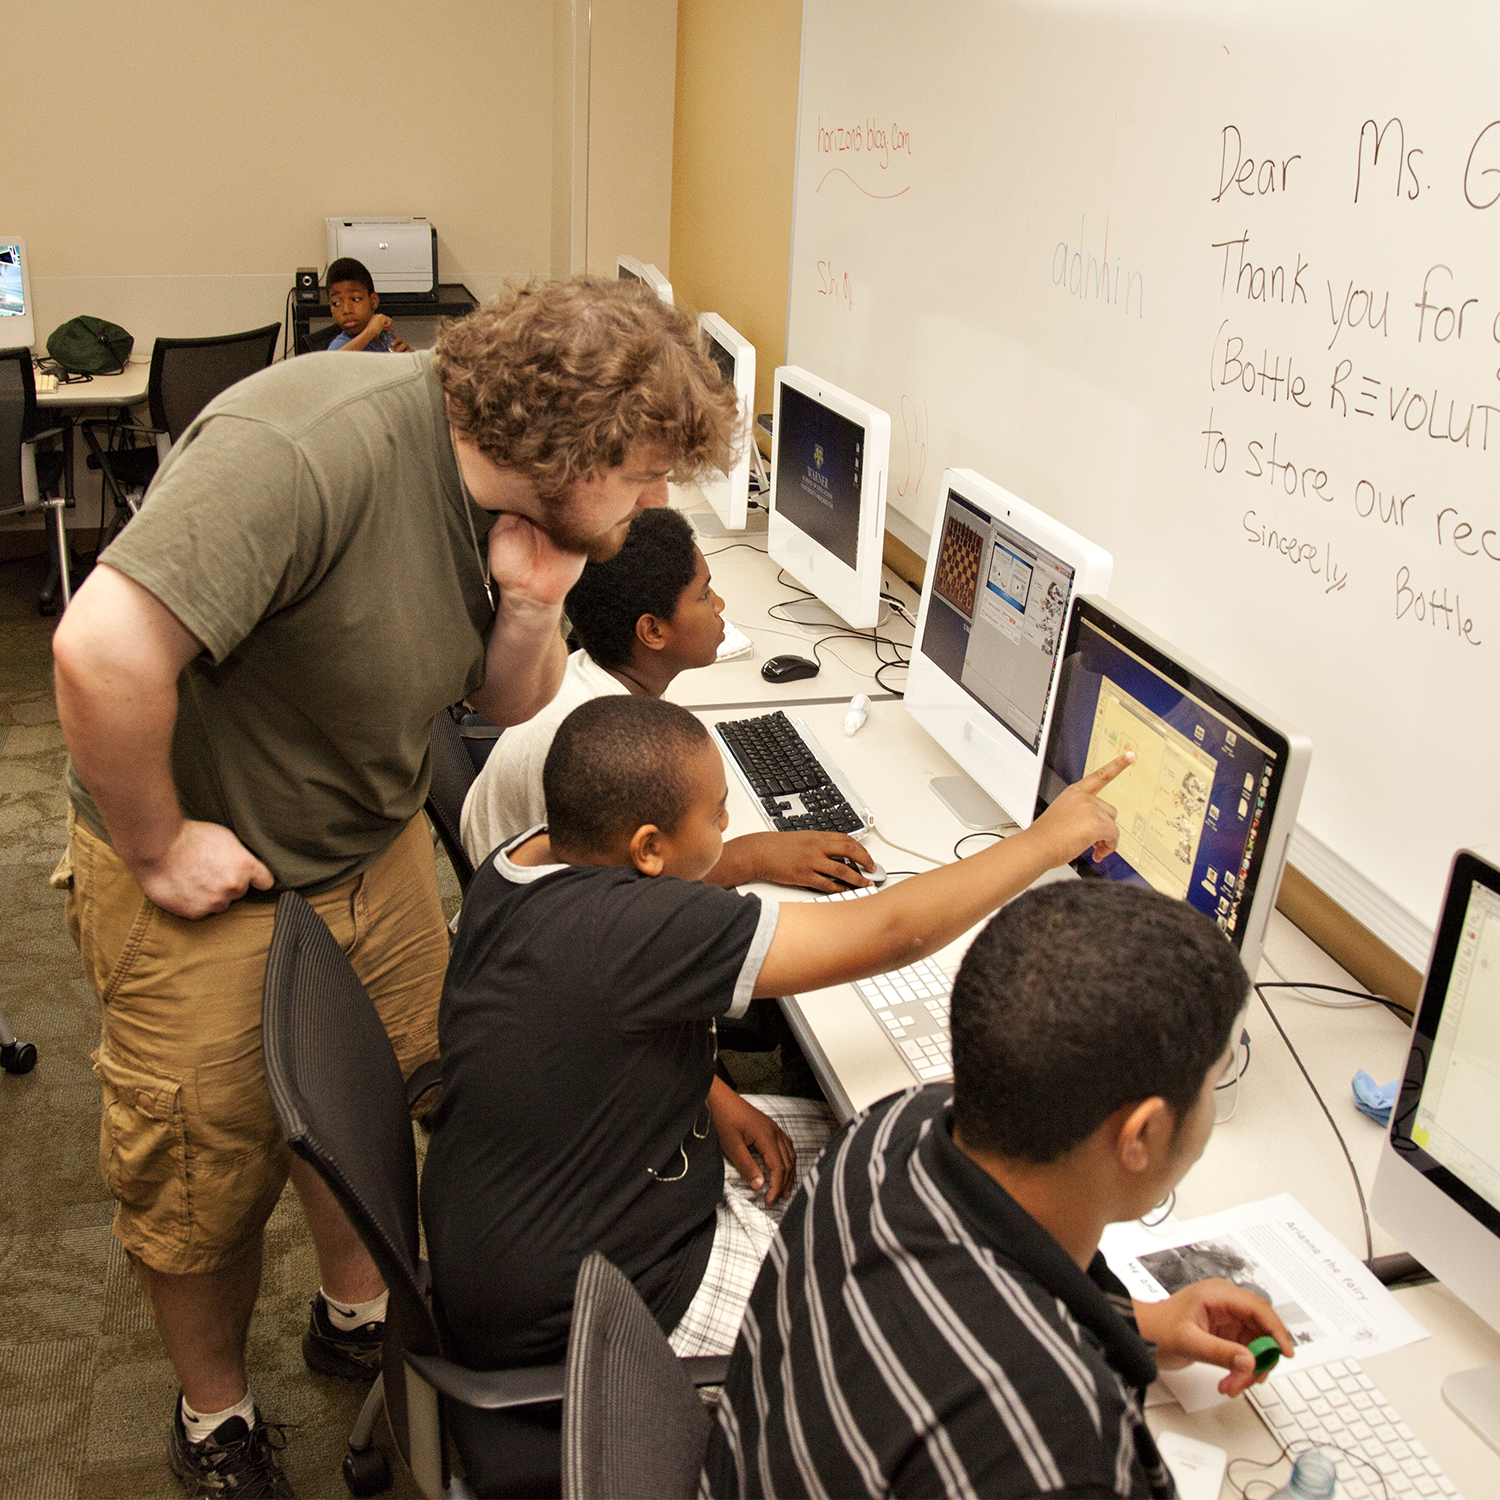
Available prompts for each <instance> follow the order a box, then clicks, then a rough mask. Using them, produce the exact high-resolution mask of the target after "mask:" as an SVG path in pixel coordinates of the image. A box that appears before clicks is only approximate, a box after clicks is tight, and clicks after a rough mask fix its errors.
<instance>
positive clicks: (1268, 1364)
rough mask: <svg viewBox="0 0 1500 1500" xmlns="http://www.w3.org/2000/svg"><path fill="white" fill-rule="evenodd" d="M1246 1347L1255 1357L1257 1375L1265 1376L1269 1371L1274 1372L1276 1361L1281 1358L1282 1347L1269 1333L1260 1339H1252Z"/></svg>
mask: <svg viewBox="0 0 1500 1500" xmlns="http://www.w3.org/2000/svg"><path fill="white" fill-rule="evenodd" d="M1245 1347H1246V1348H1247V1349H1249V1351H1250V1352H1251V1353H1252V1354H1253V1355H1254V1356H1255V1373H1256V1374H1257V1375H1264V1374H1265V1373H1266V1371H1267V1370H1274V1369H1275V1368H1276V1361H1277V1360H1278V1359H1280V1358H1281V1345H1280V1344H1278V1343H1277V1342H1276V1340H1275V1339H1273V1338H1272V1337H1271V1335H1270V1334H1269V1333H1263V1334H1262V1335H1261V1336H1260V1337H1259V1338H1258V1339H1251V1340H1250V1342H1249V1343H1248V1344H1247V1345H1246V1346H1245Z"/></svg>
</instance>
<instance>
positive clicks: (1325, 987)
mask: <svg viewBox="0 0 1500 1500" xmlns="http://www.w3.org/2000/svg"><path fill="white" fill-rule="evenodd" d="M1261 958H1262V959H1263V960H1264V962H1265V965H1266V967H1267V968H1268V969H1269V970H1270V971H1271V972H1272V973H1273V974H1274V975H1275V976H1276V979H1277V983H1275V984H1273V983H1271V981H1270V980H1265V981H1264V984H1265V987H1266V988H1267V989H1268V990H1291V991H1292V992H1293V993H1294V994H1295V995H1296V996H1297V998H1298V999H1299V1000H1305V1001H1306V1002H1307V1003H1308V1004H1309V1005H1322V1006H1326V1007H1327V1008H1328V1009H1329V1010H1354V1009H1357V1008H1358V1007H1359V1006H1361V1005H1379V1006H1383V1007H1384V1008H1385V1009H1386V1010H1388V1011H1390V1013H1391V1014H1392V1015H1393V1016H1400V1017H1401V1019H1402V1020H1403V1021H1405V1022H1407V1023H1408V1024H1410V1023H1411V1022H1412V1021H1413V1020H1414V1019H1415V1018H1416V1013H1415V1012H1414V1011H1412V1010H1411V1009H1409V1008H1408V1007H1407V1006H1405V1005H1402V1004H1400V1003H1399V1002H1397V1001H1395V1000H1389V999H1387V998H1386V997H1385V996H1384V995H1372V994H1371V993H1370V992H1369V991H1368V990H1350V989H1345V988H1343V987H1342V986H1340V985H1336V984H1312V983H1310V982H1308V981H1306V980H1301V981H1297V982H1295V983H1294V982H1293V981H1292V980H1289V979H1288V978H1287V977H1286V975H1285V974H1283V973H1282V972H1281V970H1280V969H1278V968H1277V967H1276V965H1275V964H1274V963H1272V962H1271V960H1270V959H1269V958H1266V956H1265V954H1262V955H1261ZM1308 990H1321V991H1323V992H1324V993H1325V994H1329V995H1347V996H1349V997H1350V998H1349V999H1347V1000H1319V999H1318V998H1317V997H1316V996H1315V995H1309V994H1307V993H1306V991H1308Z"/></svg>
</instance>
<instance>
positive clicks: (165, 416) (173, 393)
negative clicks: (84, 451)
mask: <svg viewBox="0 0 1500 1500" xmlns="http://www.w3.org/2000/svg"><path fill="white" fill-rule="evenodd" d="M280 336H281V324H280V323H268V324H267V325H266V326H265V327H264V328H252V329H251V330H250V331H249V332H248V333H227V334H223V335H221V336H220V337H217V338H202V339H157V341H156V342H155V344H153V345H152V346H151V376H150V380H149V382H148V384H147V387H146V402H147V405H148V406H149V408H150V411H151V425H150V426H149V427H140V426H137V425H136V424H135V423H133V422H130V421H128V420H120V421H108V422H85V423H83V440H84V442H86V443H87V444H88V448H89V455H88V459H87V463H88V466H89V468H91V469H98V470H99V472H100V474H101V475H102V477H103V480H104V489H105V493H106V494H108V496H109V498H110V503H111V504H112V505H113V506H114V516H113V518H112V520H111V522H110V534H111V537H113V534H114V533H115V532H116V531H118V530H119V528H120V527H121V526H123V525H124V523H125V522H126V521H127V520H129V518H130V517H131V516H133V515H134V514H135V513H136V511H137V510H139V509H140V505H139V503H138V501H137V500H136V498H135V497H136V496H137V495H143V494H144V493H145V491H146V486H147V485H148V484H150V483H151V478H152V475H154V474H155V473H156V469H157V465H158V464H159V463H160V462H161V460H162V459H164V458H165V457H166V456H167V453H168V451H169V450H170V449H171V446H172V444H173V443H175V442H176V441H177V439H178V438H180V437H181V436H182V434H183V433H184V432H185V431H186V430H187V428H188V427H189V426H190V425H191V423H192V421H193V419H194V418H195V417H196V416H197V415H198V413H199V412H201V411H202V410H203V408H204V407H205V406H207V405H208V403H209V402H210V401H212V400H213V398H214V397H215V396H217V395H218V394H219V393H220V392H221V391H226V390H228V389H229V387H230V386H232V385H233V384H234V383H235V382H236V381H238V380H243V379H244V378H245V376H247V375H253V374H254V373H255V372H256V371H257V370H263V369H265V367H266V366H267V365H268V364H270V363H271V359H272V357H273V356H274V355H275V353H276V340H277V339H278V338H280ZM101 433H102V435H103V441H102V443H101V441H100V435H101ZM146 438H150V439H153V440H154V441H152V442H149V443H147V442H142V439H146ZM102 540H103V539H102V538H101V544H102Z"/></svg>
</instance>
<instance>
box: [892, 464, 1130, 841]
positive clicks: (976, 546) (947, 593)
mask: <svg viewBox="0 0 1500 1500" xmlns="http://www.w3.org/2000/svg"><path fill="white" fill-rule="evenodd" d="M939 493H941V495H942V496H943V505H942V509H941V510H940V511H939V513H938V516H937V524H936V525H935V526H934V528H933V532H932V547H931V550H930V551H929V553H928V556H927V576H926V581H925V582H924V584H923V586H922V605H921V612H920V613H919V614H918V616H917V634H916V643H915V644H914V645H913V647H912V652H911V668H910V670H909V671H908V672H907V676H906V700H905V702H906V711H907V712H908V713H909V714H910V715H911V716H912V718H914V719H915V720H916V721H917V723H918V724H920V725H921V726H922V728H923V729H925V730H926V731H927V732H928V734H930V735H931V736H932V737H933V739H935V740H936V741H937V742H938V744H940V745H941V746H942V747H943V749H944V750H946V751H947V752H948V754H949V755H951V756H952V757H953V758H954V760H956V761H957V762H958V763H959V765H961V766H962V767H963V768H964V770H965V771H967V772H968V775H967V776H939V777H934V778H933V780H932V782H931V783H930V785H931V787H932V790H933V792H934V793H935V794H936V795H937V797H938V799H939V801H941V802H943V803H944V804H946V805H947V807H948V808H949V809H950V810H951V811H952V813H953V815H954V816H955V817H956V818H957V819H958V820H959V822H961V823H963V824H965V825H967V826H968V827H970V828H996V827H999V826H1001V825H1003V824H1005V823H1007V822H1009V823H1016V824H1019V825H1020V826H1021V827H1022V828H1024V827H1026V825H1027V824H1028V823H1030V822H1031V818H1032V814H1033V812H1034V811H1035V808H1036V794H1037V788H1038V787H1039V786H1040V784H1041V779H1042V754H1043V751H1044V750H1045V749H1046V744H1047V730H1048V728H1049V726H1050V725H1051V723H1052V710H1053V706H1054V704H1055V702H1056V688H1057V674H1058V670H1059V668H1060V666H1061V663H1062V647H1063V636H1064V632H1065V631H1066V630H1067V626H1068V609H1069V607H1070V606H1071V605H1072V603H1073V599H1074V598H1075V596H1077V595H1078V594H1100V595H1103V594H1105V593H1107V592H1108V591H1109V579H1110V574H1111V573H1112V572H1113V570H1114V560H1113V559H1112V558H1111V557H1110V555H1109V553H1108V552H1106V551H1105V550H1104V549H1103V548H1102V547H1097V546H1095V545H1094V543H1093V542H1090V541H1086V540H1084V538H1083V537H1081V536H1079V535H1078V533H1077V532H1075V531H1070V530H1069V529H1068V528H1067V527H1066V526H1064V525H1062V524H1061V523H1060V522H1058V521H1054V520H1053V519H1052V518H1051V517H1050V516H1047V515H1044V514H1043V513H1042V512H1041V511H1039V510H1037V509H1036V508H1035V507H1034V506H1030V505H1028V504H1027V503H1026V502H1025V501H1024V500H1018V499H1017V498H1016V497H1015V496H1014V495H1012V494H1009V493H1007V492H1006V491H1005V490H1003V489H1001V488H1000V486H999V485H998V484H992V483H991V482H990V481H989V480H988V479H984V478H982V477H981V476H980V475H978V474H975V473H973V472H972V471H970V470H968V469H949V470H948V471H947V473H945V474H944V475H943V487H942V490H941V491H940V492H939ZM970 778H972V780H971V779H970Z"/></svg>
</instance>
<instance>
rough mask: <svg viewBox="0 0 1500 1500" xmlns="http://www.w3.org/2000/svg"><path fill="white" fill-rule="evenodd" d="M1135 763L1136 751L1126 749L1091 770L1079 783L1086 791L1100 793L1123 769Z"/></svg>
mask: <svg viewBox="0 0 1500 1500" xmlns="http://www.w3.org/2000/svg"><path fill="white" fill-rule="evenodd" d="M1134 764H1135V751H1134V750H1126V751H1123V752H1122V753H1121V754H1119V755H1117V756H1115V758H1114V759H1113V760H1112V761H1108V762H1106V763H1105V764H1104V765H1102V766H1099V767H1097V768H1096V769H1095V770H1092V771H1090V772H1089V774H1088V775H1087V776H1085V777H1084V778H1083V780H1082V781H1081V782H1079V783H1078V784H1079V785H1080V786H1081V787H1082V788H1083V789H1084V791H1086V792H1093V793H1098V792H1099V791H1100V790H1101V788H1103V787H1107V786H1108V785H1109V784H1110V782H1112V781H1113V780H1114V779H1115V777H1116V776H1118V775H1119V774H1120V772H1121V771H1123V770H1125V769H1126V768H1127V767H1129V766H1133V765H1134Z"/></svg>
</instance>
